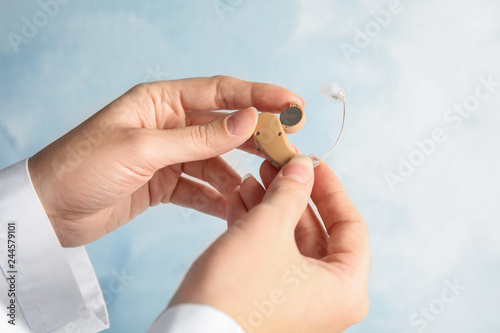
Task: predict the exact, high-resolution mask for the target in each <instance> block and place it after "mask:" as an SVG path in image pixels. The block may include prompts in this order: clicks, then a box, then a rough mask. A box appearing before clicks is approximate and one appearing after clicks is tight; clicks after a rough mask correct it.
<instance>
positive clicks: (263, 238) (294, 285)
mask: <svg viewBox="0 0 500 333" xmlns="http://www.w3.org/2000/svg"><path fill="white" fill-rule="evenodd" d="M276 173H277V175H276ZM261 177H262V179H263V182H264V184H265V185H266V187H268V189H267V192H266V191H265V190H264V189H263V188H262V187H261V186H260V184H259V183H258V182H257V181H256V180H255V179H254V178H253V177H251V178H248V179H246V180H244V181H243V183H242V184H241V186H240V187H239V188H238V187H237V188H236V189H235V191H234V192H233V194H232V196H231V197H230V198H229V201H228V206H227V207H228V215H227V217H228V219H229V224H230V225H231V226H230V228H229V229H228V230H227V232H226V233H224V234H223V235H222V236H221V237H220V238H219V239H218V240H217V241H216V242H215V243H214V244H212V245H211V246H210V247H209V248H208V249H207V250H206V251H205V253H203V254H202V255H201V257H200V258H199V259H198V260H197V261H196V262H195V263H194V264H193V266H192V267H191V269H190V270H189V272H188V273H187V275H186V277H185V279H184V281H183V282H182V284H181V286H180V288H179V290H178V291H177V293H176V294H175V296H174V298H173V299H172V301H171V303H170V306H174V305H178V304H181V303H201V304H207V305H210V306H213V307H215V308H218V309H220V310H221V311H223V312H225V313H227V314H228V315H230V316H231V317H232V318H234V319H235V320H236V321H237V322H238V323H239V324H240V325H241V326H242V327H243V329H244V330H245V331H246V332H247V333H261V332H274V333H276V332H287V333H293V332H300V333H303V332H315V333H321V332H328V333H332V332H343V330H344V329H345V328H346V327H348V326H350V325H352V324H354V323H356V322H358V321H360V320H362V319H363V318H364V316H365V315H366V313H367V311H368V297H367V279H368V266H369V249H368V233H367V228H366V225H365V223H364V221H363V218H362V216H361V214H360V213H359V212H358V211H357V209H356V208H355V207H354V205H353V204H352V203H351V201H350V200H349V198H348V197H347V195H346V193H345V191H344V190H343V188H342V185H341V184H340V182H339V180H338V179H337V177H336V176H335V174H334V173H333V172H332V171H331V170H330V169H329V168H328V166H327V165H326V164H324V163H321V164H320V165H319V166H317V167H316V168H315V169H314V172H313V167H312V162H311V160H310V159H309V158H308V157H306V156H303V155H298V156H296V157H294V158H293V159H292V160H291V162H290V163H289V164H287V165H286V166H285V167H284V168H283V169H282V170H281V171H280V172H279V173H278V172H277V170H275V169H274V168H273V167H271V165H270V164H269V163H268V162H264V164H263V166H262V168H261ZM273 178H274V180H273ZM271 181H272V182H271ZM313 184H314V187H313ZM311 190H312V193H311ZM311 194H312V195H311ZM310 195H311V197H312V200H313V201H314V203H315V204H316V206H317V209H318V211H319V213H320V215H321V217H322V219H323V222H324V227H326V231H325V228H324V227H323V224H322V223H321V222H320V220H319V219H318V218H317V216H316V215H315V213H314V212H313V210H312V209H311V207H309V206H308V200H309V197H310Z"/></svg>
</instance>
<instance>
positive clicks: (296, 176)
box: [281, 154, 313, 184]
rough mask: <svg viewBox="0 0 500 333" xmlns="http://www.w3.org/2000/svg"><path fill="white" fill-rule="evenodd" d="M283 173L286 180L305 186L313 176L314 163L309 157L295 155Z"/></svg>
mask: <svg viewBox="0 0 500 333" xmlns="http://www.w3.org/2000/svg"><path fill="white" fill-rule="evenodd" d="M281 172H282V176H283V177H284V178H288V179H291V180H295V181H297V182H299V183H302V184H305V183H307V182H308V181H309V179H311V177H312V175H313V163H312V160H311V159H310V158H309V156H306V155H300V154H299V155H295V156H294V157H293V158H292V159H291V160H290V162H288V164H287V165H285V167H284V168H283V170H282V171H281Z"/></svg>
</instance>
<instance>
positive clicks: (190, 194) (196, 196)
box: [162, 177, 226, 220]
mask: <svg viewBox="0 0 500 333" xmlns="http://www.w3.org/2000/svg"><path fill="white" fill-rule="evenodd" d="M162 202H164V203H167V202H171V203H173V204H175V205H179V206H182V207H186V208H193V209H196V210H197V211H199V212H201V213H204V214H209V215H213V216H216V217H219V218H221V219H224V220H225V219H226V198H225V197H224V196H223V195H222V194H220V193H219V192H218V191H216V190H214V189H213V188H210V187H208V186H206V185H204V184H200V183H198V182H195V181H193V180H190V179H187V178H184V177H180V178H179V180H178V181H177V186H176V188H175V190H174V192H173V193H172V195H171V196H170V198H169V200H165V201H162Z"/></svg>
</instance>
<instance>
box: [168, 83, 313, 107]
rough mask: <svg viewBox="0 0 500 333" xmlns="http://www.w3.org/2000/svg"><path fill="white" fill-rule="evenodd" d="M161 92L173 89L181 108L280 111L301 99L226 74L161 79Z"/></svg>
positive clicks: (302, 101)
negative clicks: (162, 82)
mask: <svg viewBox="0 0 500 333" xmlns="http://www.w3.org/2000/svg"><path fill="white" fill-rule="evenodd" d="M164 82H165V83H167V85H166V86H164V93H166V94H171V93H172V92H174V93H175V94H176V96H174V97H175V98H176V99H177V98H178V99H179V102H180V103H181V104H182V107H183V108H184V110H192V111H212V110H238V109H243V108H249V107H252V106H253V107H255V108H256V109H257V110H259V111H266V112H281V111H282V110H283V109H285V108H286V107H288V106H289V105H290V103H291V102H293V103H297V104H299V105H300V106H302V107H303V106H304V104H305V102H304V100H303V99H302V98H301V97H299V96H298V95H296V94H294V93H292V92H291V91H289V90H287V89H285V88H282V87H279V86H276V85H273V84H268V83H260V82H249V81H243V80H239V79H236V78H233V77H229V76H214V77H200V78H192V79H181V80H175V81H164Z"/></svg>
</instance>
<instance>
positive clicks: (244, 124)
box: [135, 108, 257, 171]
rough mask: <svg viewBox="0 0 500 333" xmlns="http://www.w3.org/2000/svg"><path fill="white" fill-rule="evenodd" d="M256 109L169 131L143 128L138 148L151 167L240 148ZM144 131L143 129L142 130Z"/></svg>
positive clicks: (255, 121) (254, 116) (205, 157)
mask: <svg viewBox="0 0 500 333" xmlns="http://www.w3.org/2000/svg"><path fill="white" fill-rule="evenodd" d="M256 124H257V111H256V110H255V109H254V108H250V109H244V110H241V111H238V112H235V113H233V114H231V115H230V116H227V117H225V118H220V119H217V120H215V121H213V122H211V123H208V124H205V125H196V126H189V127H183V128H175V129H170V130H142V131H141V132H140V133H141V135H144V136H145V139H143V140H142V141H141V140H135V142H136V143H135V145H137V141H140V142H142V143H143V144H142V145H139V147H138V149H137V151H138V152H139V153H140V154H141V153H142V154H145V156H144V158H145V160H146V161H148V163H149V165H151V166H152V167H153V168H154V169H160V168H162V167H164V166H167V165H172V164H177V163H184V162H191V161H199V160H204V159H209V158H212V157H215V156H218V155H221V154H224V153H226V152H228V151H230V150H232V149H234V148H237V147H239V146H240V145H241V144H243V143H244V142H245V141H247V140H248V139H249V138H250V136H251V135H252V132H253V130H254V129H255V126H256ZM145 131H146V132H145ZM149 171H156V170H149Z"/></svg>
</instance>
